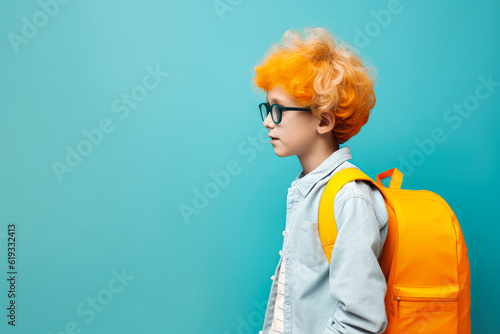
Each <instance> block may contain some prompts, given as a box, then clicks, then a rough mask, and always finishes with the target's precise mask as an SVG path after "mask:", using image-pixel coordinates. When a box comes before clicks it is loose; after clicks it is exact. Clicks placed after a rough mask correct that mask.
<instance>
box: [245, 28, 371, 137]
mask: <svg viewBox="0 0 500 334" xmlns="http://www.w3.org/2000/svg"><path fill="white" fill-rule="evenodd" d="M301 33H302V34H301ZM301 33H297V32H296V31H294V30H292V29H290V30H288V31H286V32H285V34H284V37H283V43H284V45H280V44H279V43H275V44H273V46H272V47H271V48H270V49H269V50H268V51H267V52H266V54H265V55H264V56H263V62H262V63H261V65H257V66H255V73H256V75H255V76H254V78H253V83H254V84H255V85H256V86H257V87H258V88H260V89H262V90H264V91H268V90H270V89H272V88H273V87H274V86H275V85H279V86H281V87H282V88H283V89H284V90H285V91H286V92H287V93H288V94H290V95H292V96H293V97H295V99H296V100H297V105H298V106H299V107H301V108H311V111H312V112H313V113H314V114H315V115H317V116H319V117H320V118H322V116H321V115H322V114H323V113H325V112H331V113H333V115H334V117H335V125H334V128H333V133H334V134H333V136H334V138H335V139H336V140H337V142H339V143H340V144H342V143H344V142H346V141H348V140H349V139H350V138H351V137H352V136H354V135H356V134H357V133H358V132H359V131H360V130H361V127H362V126H363V125H365V124H366V122H368V118H369V117H370V110H371V109H373V107H374V106H375V102H376V97H375V93H374V91H373V87H374V85H375V80H376V78H375V75H376V74H374V69H373V68H371V67H367V66H365V65H364V64H363V61H362V60H361V58H360V56H359V55H358V54H357V53H356V52H355V51H352V50H351V49H350V46H349V45H348V44H346V43H344V42H341V43H340V44H339V45H337V44H338V43H337V42H336V40H335V38H334V37H333V36H332V35H331V33H330V32H329V31H328V29H326V28H323V27H318V28H311V27H307V28H304V30H303V31H302V32H301Z"/></svg>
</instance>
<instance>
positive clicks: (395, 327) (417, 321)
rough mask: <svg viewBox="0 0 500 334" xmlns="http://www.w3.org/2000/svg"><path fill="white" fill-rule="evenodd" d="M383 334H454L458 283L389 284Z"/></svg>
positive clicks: (456, 330)
mask: <svg viewBox="0 0 500 334" xmlns="http://www.w3.org/2000/svg"><path fill="white" fill-rule="evenodd" d="M391 292H392V298H391V304H390V313H389V314H388V326H387V330H386V332H384V333H408V334H410V333H419V334H424V333H425V334H431V333H436V334H438V333H439V334H452V333H453V334H456V333H457V332H458V327H457V326H458V295H459V289H458V286H420V285H399V284H398V285H393V287H392V291H391Z"/></svg>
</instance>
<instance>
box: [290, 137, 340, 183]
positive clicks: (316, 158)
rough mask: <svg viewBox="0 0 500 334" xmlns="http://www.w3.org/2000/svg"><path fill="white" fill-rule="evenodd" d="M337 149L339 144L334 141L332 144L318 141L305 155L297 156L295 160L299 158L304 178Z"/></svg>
mask: <svg viewBox="0 0 500 334" xmlns="http://www.w3.org/2000/svg"><path fill="white" fill-rule="evenodd" d="M338 149H339V144H338V142H337V141H336V140H334V141H333V142H331V141H328V142H327V141H322V140H320V141H319V142H318V143H317V145H314V147H311V149H310V150H307V152H306V153H304V154H302V155H301V156H298V155H297V158H299V161H300V164H301V165H302V170H303V171H304V176H305V175H307V174H309V173H310V172H312V171H313V170H315V169H316V168H317V167H318V166H319V165H321V164H322V163H323V161H325V160H326V159H327V158H328V157H329V156H331V155H332V154H333V153H334V152H335V151H337V150H338Z"/></svg>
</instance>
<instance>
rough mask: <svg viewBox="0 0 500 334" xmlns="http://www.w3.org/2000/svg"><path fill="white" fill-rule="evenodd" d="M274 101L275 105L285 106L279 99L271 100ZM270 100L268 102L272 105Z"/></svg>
mask: <svg viewBox="0 0 500 334" xmlns="http://www.w3.org/2000/svg"><path fill="white" fill-rule="evenodd" d="M266 100H267V96H266ZM270 100H272V101H274V102H275V103H277V104H279V105H283V101H281V100H279V99H270ZM270 100H267V102H268V103H269V104H271V102H270Z"/></svg>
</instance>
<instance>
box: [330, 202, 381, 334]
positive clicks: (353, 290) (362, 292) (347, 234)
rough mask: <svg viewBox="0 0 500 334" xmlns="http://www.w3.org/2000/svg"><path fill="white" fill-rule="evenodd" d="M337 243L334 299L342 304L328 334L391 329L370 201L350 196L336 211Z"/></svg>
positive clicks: (376, 333) (332, 284)
mask: <svg viewBox="0 0 500 334" xmlns="http://www.w3.org/2000/svg"><path fill="white" fill-rule="evenodd" d="M336 210H337V211H336V212H335V220H336V223H337V227H339V228H338V231H337V233H338V234H337V239H336V242H335V246H334V248H333V251H332V257H331V263H330V275H329V287H330V288H329V289H330V293H331V295H332V296H333V297H334V298H335V299H337V300H338V301H339V303H338V304H337V306H336V309H335V310H334V313H333V317H331V318H329V320H328V323H327V324H326V329H325V331H324V334H332V333H335V334H341V333H342V334H361V333H363V334H368V333H370V334H380V333H383V332H384V331H385V329H386V327H387V315H386V310H385V302H384V298H385V294H386V290H387V283H386V281H385V277H384V274H383V272H382V269H381V268H380V264H379V262H378V258H379V256H380V253H381V251H382V247H383V244H381V230H382V228H384V227H386V226H387V223H388V221H387V220H385V221H380V220H379V219H378V218H377V215H376V213H375V210H374V207H373V202H372V201H371V200H370V198H368V197H366V198H365V197H364V196H360V195H350V196H349V197H348V198H347V199H346V200H345V201H343V203H342V204H340V207H337V208H336Z"/></svg>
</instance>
